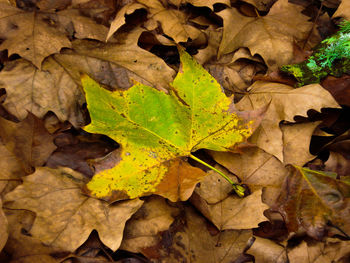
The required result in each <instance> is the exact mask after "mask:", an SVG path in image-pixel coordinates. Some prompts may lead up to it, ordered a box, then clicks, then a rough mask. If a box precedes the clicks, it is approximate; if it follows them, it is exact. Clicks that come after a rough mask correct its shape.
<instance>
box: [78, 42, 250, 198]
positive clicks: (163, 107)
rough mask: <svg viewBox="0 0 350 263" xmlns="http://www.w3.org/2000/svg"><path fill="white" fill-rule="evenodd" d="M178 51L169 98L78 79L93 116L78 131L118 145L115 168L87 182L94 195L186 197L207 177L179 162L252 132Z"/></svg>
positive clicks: (153, 91)
mask: <svg viewBox="0 0 350 263" xmlns="http://www.w3.org/2000/svg"><path fill="white" fill-rule="evenodd" d="M179 51H180V58H181V61H182V71H181V72H179V73H178V75H177V77H176V78H175V80H174V82H173V83H172V87H173V90H170V92H169V93H170V94H169V95H168V94H165V93H164V92H161V91H157V90H156V89H153V88H151V87H148V86H146V85H142V84H135V85H134V86H133V87H132V88H130V89H129V90H127V91H121V92H110V91H107V90H105V89H102V88H101V87H100V86H99V85H98V84H97V83H96V82H94V81H93V80H91V79H90V78H89V77H87V76H85V77H83V79H82V82H83V86H84V89H85V92H86V99H87V104H88V109H89V112H90V116H91V124H89V125H88V126H86V127H85V128H84V129H85V130H86V131H88V132H92V133H100V134H106V135H108V136H109V137H111V138H112V139H114V140H115V141H117V142H118V143H120V144H121V145H122V152H121V157H120V159H121V161H120V162H119V164H118V165H116V166H115V167H114V168H112V169H107V170H104V171H102V172H100V173H98V174H96V175H95V176H94V177H93V179H92V180H91V181H90V182H89V184H88V186H87V187H88V190H89V192H90V194H92V195H93V196H96V197H98V198H106V199H112V200H115V199H125V198H135V197H138V196H143V195H147V194H151V193H155V194H158V195H162V196H164V197H166V198H169V199H170V200H172V201H177V200H178V199H180V200H186V199H187V198H188V197H189V196H190V195H191V192H192V190H193V188H194V186H195V184H196V183H197V182H198V181H199V180H200V178H201V177H203V176H204V175H205V173H204V172H202V171H201V170H200V169H199V168H195V167H191V166H190V165H188V164H187V163H186V162H184V161H183V160H182V159H181V157H184V156H190V155H191V152H193V151H196V150H198V149H201V148H206V149H211V150H216V151H228V150H230V149H232V147H234V145H235V144H237V143H239V142H242V141H244V140H246V138H247V137H248V136H249V135H250V134H251V133H252V130H253V121H249V120H244V119H243V118H241V117H239V116H237V114H236V113H234V112H233V111H232V110H230V109H232V106H233V105H232V98H228V97H226V96H225V94H224V93H222V92H221V89H220V86H219V84H218V83H217V82H216V81H215V79H214V78H213V77H211V76H210V75H209V73H208V72H206V71H205V70H204V69H203V68H202V67H201V66H200V65H199V64H198V63H196V62H195V61H194V60H193V59H192V58H191V57H190V55H188V54H187V53H186V52H185V51H183V50H182V49H179ZM145 107H147V110H146V108H145ZM185 172H186V174H187V176H183V175H182V174H184V173H185Z"/></svg>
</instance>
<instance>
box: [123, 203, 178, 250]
mask: <svg viewBox="0 0 350 263" xmlns="http://www.w3.org/2000/svg"><path fill="white" fill-rule="evenodd" d="M178 213H179V209H178V208H176V207H172V206H170V205H168V204H167V202H166V200H165V199H164V198H162V197H159V196H151V197H149V198H148V199H147V200H146V201H145V202H144V204H143V205H142V207H141V208H140V209H139V210H138V211H137V212H136V213H135V214H134V215H133V216H132V217H131V218H130V220H129V221H128V222H127V223H126V225H125V230H124V236H123V241H122V244H121V245H120V249H123V250H127V251H131V252H134V253H142V251H143V249H145V248H147V247H152V246H155V245H157V244H158V242H159V239H160V234H161V233H162V232H163V231H166V230H168V229H169V227H170V225H171V224H172V223H173V222H174V219H175V216H177V215H178Z"/></svg>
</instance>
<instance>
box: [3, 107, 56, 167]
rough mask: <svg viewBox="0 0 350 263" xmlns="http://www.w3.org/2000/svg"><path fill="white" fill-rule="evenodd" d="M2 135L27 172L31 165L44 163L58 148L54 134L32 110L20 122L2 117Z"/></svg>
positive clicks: (7, 146)
mask: <svg viewBox="0 0 350 263" xmlns="http://www.w3.org/2000/svg"><path fill="white" fill-rule="evenodd" d="M0 136H1V138H2V140H3V142H4V144H5V146H6V148H7V149H8V150H9V151H10V152H12V153H13V154H14V155H15V156H16V157H17V158H18V159H19V160H21V162H22V163H23V165H24V168H25V170H26V171H27V172H29V171H30V170H31V167H36V166H42V165H44V164H45V162H46V160H47V159H48V158H49V156H50V155H51V153H52V152H53V151H54V150H55V149H56V145H55V144H54V143H53V136H52V135H51V134H50V133H49V132H48V131H47V130H46V128H45V126H44V123H43V121H42V120H40V119H38V118H37V117H36V116H35V115H33V114H32V113H30V112H28V115H27V117H26V118H25V119H24V120H23V121H21V122H19V123H14V122H11V121H8V120H5V119H3V118H1V117H0Z"/></svg>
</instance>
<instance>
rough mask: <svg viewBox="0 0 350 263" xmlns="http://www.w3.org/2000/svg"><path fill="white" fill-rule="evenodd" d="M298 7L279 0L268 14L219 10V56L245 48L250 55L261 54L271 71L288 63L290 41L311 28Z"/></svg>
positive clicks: (300, 36)
mask: <svg viewBox="0 0 350 263" xmlns="http://www.w3.org/2000/svg"><path fill="white" fill-rule="evenodd" d="M301 9H302V7H300V6H297V5H294V4H291V3H288V0H279V1H277V2H276V3H275V4H274V5H273V6H272V7H271V9H270V11H269V13H268V15H266V16H262V17H258V18H254V17H246V16H243V15H241V14H240V13H239V12H238V11H237V10H236V9H234V8H232V9H225V10H223V11H221V12H220V13H219V15H220V16H221V17H222V18H223V19H224V33H223V38H222V42H221V45H220V49H219V53H218V56H221V55H223V54H227V53H230V52H232V51H234V50H236V49H238V48H240V47H248V48H249V50H250V52H251V54H252V55H255V54H259V55H261V56H262V58H263V59H264V61H265V63H266V64H267V66H268V67H269V69H271V70H277V69H278V67H279V66H282V65H284V64H288V63H289V62H290V61H291V60H292V58H293V42H294V41H300V40H303V39H305V38H306V37H307V34H308V33H309V31H310V29H311V27H312V24H311V23H310V22H308V17H307V16H305V15H303V14H302V13H301V12H300V11H301ZM232 24H234V25H235V26H231V25H232ZM272 50H273V52H272Z"/></svg>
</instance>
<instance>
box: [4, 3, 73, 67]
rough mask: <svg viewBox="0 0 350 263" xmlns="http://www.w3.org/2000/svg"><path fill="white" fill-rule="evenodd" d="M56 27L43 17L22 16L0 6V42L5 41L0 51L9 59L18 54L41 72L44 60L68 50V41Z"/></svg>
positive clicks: (26, 13) (32, 13) (30, 13)
mask: <svg viewBox="0 0 350 263" xmlns="http://www.w3.org/2000/svg"><path fill="white" fill-rule="evenodd" d="M56 27H57V25H56V24H55V22H54V21H52V20H51V19H50V18H49V17H48V15H46V14H44V13H37V12H25V11H22V10H21V9H18V8H15V7H13V6H10V5H8V4H5V3H0V38H2V39H5V41H4V42H2V44H1V45H0V50H3V49H7V50H8V53H9V55H11V54H14V53H16V54H19V55H20V56H21V57H23V58H25V59H27V60H29V61H31V62H32V63H33V64H34V65H35V66H36V67H37V68H41V62H42V61H43V60H44V58H45V57H47V56H49V55H51V54H53V53H57V52H59V51H60V50H61V48H63V47H71V44H70V42H69V40H68V38H67V37H66V36H65V34H63V33H62V32H60V31H59V30H57V29H56Z"/></svg>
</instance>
